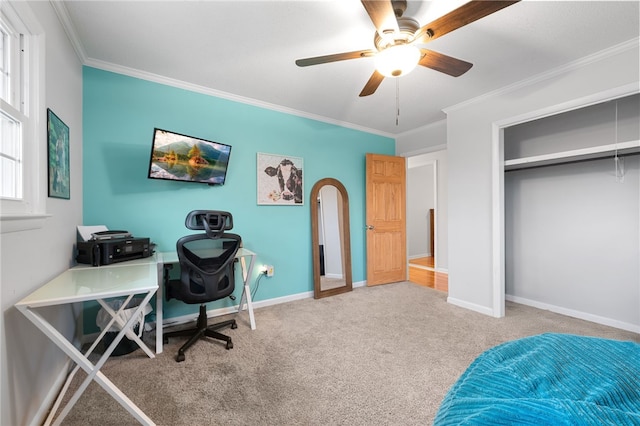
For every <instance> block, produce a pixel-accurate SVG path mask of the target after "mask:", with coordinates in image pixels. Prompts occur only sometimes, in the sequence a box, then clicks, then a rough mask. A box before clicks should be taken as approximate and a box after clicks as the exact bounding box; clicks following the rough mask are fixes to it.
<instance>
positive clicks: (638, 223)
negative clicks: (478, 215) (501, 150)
mask: <svg viewBox="0 0 640 426" xmlns="http://www.w3.org/2000/svg"><path fill="white" fill-rule="evenodd" d="M625 166H626V167H625V169H626V173H625V179H624V182H623V183H619V182H617V181H616V178H615V175H614V165H613V159H610V158H607V159H601V160H593V161H588V162H580V163H573V164H562V165H555V166H551V167H545V168H541V169H528V170H518V171H513V172H509V173H507V174H506V176H505V240H506V252H505V253H506V281H505V284H506V286H505V287H506V294H507V297H508V298H509V299H511V300H514V301H517V302H521V303H525V304H529V305H534V306H535V305H547V306H552V307H554V310H558V309H563V310H565V311H566V312H567V313H570V312H573V315H574V316H579V317H583V318H585V319H589V318H590V317H598V318H600V319H599V320H598V318H592V320H596V321H597V322H604V323H609V325H615V326H618V327H619V328H624V329H627V330H633V326H636V327H639V326H640V238H639V235H640V173H639V167H640V157H638V156H634V157H628V158H626V159H625Z"/></svg>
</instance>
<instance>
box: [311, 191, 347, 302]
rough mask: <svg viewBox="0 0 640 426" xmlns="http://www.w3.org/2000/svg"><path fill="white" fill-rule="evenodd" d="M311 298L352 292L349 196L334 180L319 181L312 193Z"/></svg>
mask: <svg viewBox="0 0 640 426" xmlns="http://www.w3.org/2000/svg"><path fill="white" fill-rule="evenodd" d="M309 200H311V202H310V203H309V204H310V205H311V232H312V238H311V240H312V241H313V242H312V245H313V246H312V252H313V289H314V292H313V293H314V297H315V298H316V299H319V298H321V297H327V296H333V295H336V294H340V293H345V292H347V291H351V290H352V288H353V286H352V281H351V240H350V231H349V196H348V194H347V190H346V188H345V187H344V185H343V184H342V183H341V182H340V181H339V180H337V179H333V178H324V179H320V180H319V181H318V182H316V183H315V185H313V188H312V189H311V196H310V198H309Z"/></svg>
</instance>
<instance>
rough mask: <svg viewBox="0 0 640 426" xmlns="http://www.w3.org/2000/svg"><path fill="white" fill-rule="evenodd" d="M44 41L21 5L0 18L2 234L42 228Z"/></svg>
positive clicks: (8, 7)
mask: <svg viewBox="0 0 640 426" xmlns="http://www.w3.org/2000/svg"><path fill="white" fill-rule="evenodd" d="M44 53H45V52H44V35H43V31H42V29H41V27H40V25H39V24H38V22H37V20H36V19H35V17H34V14H33V12H32V11H31V8H30V7H29V6H28V5H27V4H26V3H25V2H7V3H6V7H3V8H2V12H1V13H0V106H1V107H2V109H1V110H0V138H1V139H0V179H1V181H0V213H1V216H0V219H1V225H2V232H10V231H16V230H20V229H30V228H35V227H39V226H41V221H42V219H43V218H44V217H45V216H46V215H45V214H44V213H45V212H44V208H45V201H46V200H45V198H44V194H45V191H46V187H43V186H44V184H46V183H43V179H42V177H43V176H44V174H45V172H46V170H44V169H45V168H46V165H45V164H44V162H43V160H44V158H45V157H46V156H45V155H44V154H43V153H44V147H45V143H44V141H43V136H44V134H45V133H46V132H45V131H44V129H45V128H44V127H43V125H42V123H43V121H42V117H44V115H43V113H42V111H43V110H44V105H43V104H42V101H43V100H44V96H43V93H44V84H43V81H44V73H43V71H42V70H43V66H44Z"/></svg>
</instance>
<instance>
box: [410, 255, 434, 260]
mask: <svg viewBox="0 0 640 426" xmlns="http://www.w3.org/2000/svg"><path fill="white" fill-rule="evenodd" d="M421 257H431V253H421V254H414V255H412V256H409V260H411V259H420V258H421Z"/></svg>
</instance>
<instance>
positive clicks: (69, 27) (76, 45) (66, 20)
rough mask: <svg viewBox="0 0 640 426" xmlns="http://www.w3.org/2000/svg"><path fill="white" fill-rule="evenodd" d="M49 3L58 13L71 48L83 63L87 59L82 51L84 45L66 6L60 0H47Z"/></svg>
mask: <svg viewBox="0 0 640 426" xmlns="http://www.w3.org/2000/svg"><path fill="white" fill-rule="evenodd" d="M49 3H50V4H51V7H53V10H55V12H56V15H58V20H60V23H61V24H62V28H64V32H65V33H67V37H69V41H70V42H71V45H72V46H73V50H75V51H76V55H78V58H79V59H80V63H81V64H84V63H85V61H86V60H87V54H86V52H85V51H84V46H83V45H82V43H81V42H80V37H78V33H77V31H76V27H75V26H74V25H73V22H72V21H71V17H70V16H69V11H68V10H67V7H66V6H65V4H64V2H62V1H55V0H49Z"/></svg>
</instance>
